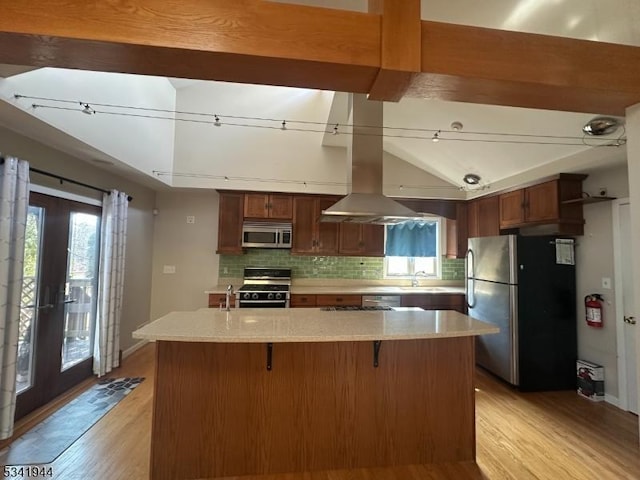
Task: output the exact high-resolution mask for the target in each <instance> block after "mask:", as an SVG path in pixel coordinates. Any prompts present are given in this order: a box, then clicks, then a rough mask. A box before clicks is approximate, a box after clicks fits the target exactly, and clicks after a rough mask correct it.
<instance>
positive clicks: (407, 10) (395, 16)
mask: <svg viewBox="0 0 640 480" xmlns="http://www.w3.org/2000/svg"><path fill="white" fill-rule="evenodd" d="M369 13H375V14H377V15H381V28H382V34H381V45H380V71H379V72H378V75H377V76H376V79H375V81H374V83H373V85H372V86H371V89H370V90H369V99H370V100H386V101H392V102H398V101H400V99H402V97H404V95H405V93H406V91H407V89H408V88H409V87H410V85H411V82H412V80H413V77H414V75H415V74H416V73H418V72H420V67H421V56H420V46H421V24H420V0H403V1H402V2H398V1H396V0H369Z"/></svg>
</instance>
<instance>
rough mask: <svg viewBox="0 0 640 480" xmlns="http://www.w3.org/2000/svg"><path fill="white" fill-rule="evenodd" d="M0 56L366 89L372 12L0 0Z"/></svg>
mask: <svg viewBox="0 0 640 480" xmlns="http://www.w3.org/2000/svg"><path fill="white" fill-rule="evenodd" d="M25 12H28V14H26V13H25ZM0 63H9V64H18V65H32V66H55V67H64V68H78V69H86V70H100V71H108V72H127V73H137V74H147V75H162V76H168V77H183V78H194V79H205V80H225V81H231V82H241V83H256V84H267V85H287V86H295V87H309V88H318V89H327V90H339V91H347V92H359V93H368V91H369V88H370V86H371V84H372V83H373V81H374V79H375V76H376V74H377V72H378V69H379V66H380V17H379V16H377V15H370V14H366V13H359V12H345V11H341V10H331V9H325V8H315V7H306V6H300V5H287V4H280V3H273V2H266V1H261V0H234V1H232V2H231V1H228V0H206V1H205V0H135V1H130V2H112V1H109V2H98V1H96V2H86V1H83V0H50V1H46V2H45V1H44V0H25V1H22V2H3V3H2V15H0Z"/></svg>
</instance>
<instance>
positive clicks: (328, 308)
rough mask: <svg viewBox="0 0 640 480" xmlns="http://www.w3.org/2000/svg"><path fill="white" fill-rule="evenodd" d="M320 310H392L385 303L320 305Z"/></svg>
mask: <svg viewBox="0 0 640 480" xmlns="http://www.w3.org/2000/svg"><path fill="white" fill-rule="evenodd" d="M320 310H324V311H325V312H343V311H377V310H393V308H391V307H388V306H386V305H373V306H366V307H361V306H355V305H354V306H338V307H322V308H321V309H320Z"/></svg>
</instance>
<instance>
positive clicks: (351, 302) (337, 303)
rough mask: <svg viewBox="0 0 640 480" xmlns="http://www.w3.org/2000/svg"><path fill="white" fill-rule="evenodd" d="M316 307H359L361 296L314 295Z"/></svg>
mask: <svg viewBox="0 0 640 480" xmlns="http://www.w3.org/2000/svg"><path fill="white" fill-rule="evenodd" d="M316 305H317V306H318V307H359V306H360V305H362V295H316Z"/></svg>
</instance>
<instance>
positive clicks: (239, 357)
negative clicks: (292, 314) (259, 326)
mask: <svg viewBox="0 0 640 480" xmlns="http://www.w3.org/2000/svg"><path fill="white" fill-rule="evenodd" d="M157 343H158V345H157V353H156V355H157V359H156V360H157V363H156V369H157V372H156V380H155V395H154V411H153V429H152V438H151V478H152V479H153V480H164V479H167V480H176V479H196V478H217V477H225V476H234V475H251V474H253V475H257V474H270V473H288V472H307V471H317V470H333V469H350V468H360V467H382V466H393V465H409V464H433V463H452V462H474V461H475V412H474V384H473V379H474V337H473V336H465V337H451V338H433V339H416V340H384V341H382V342H381V343H380V344H379V347H380V348H379V352H378V366H377V367H374V354H375V351H376V348H375V343H374V342H372V341H335V342H315V343H314V342H308V343H304V342H300V343H273V344H271V345H272V348H269V347H268V344H265V343H213V342H200V343H198V342H181V341H158V342H157ZM269 352H270V353H269ZM269 357H270V362H269ZM269 363H270V365H271V369H270V370H268V369H267V367H268V364H269Z"/></svg>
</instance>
